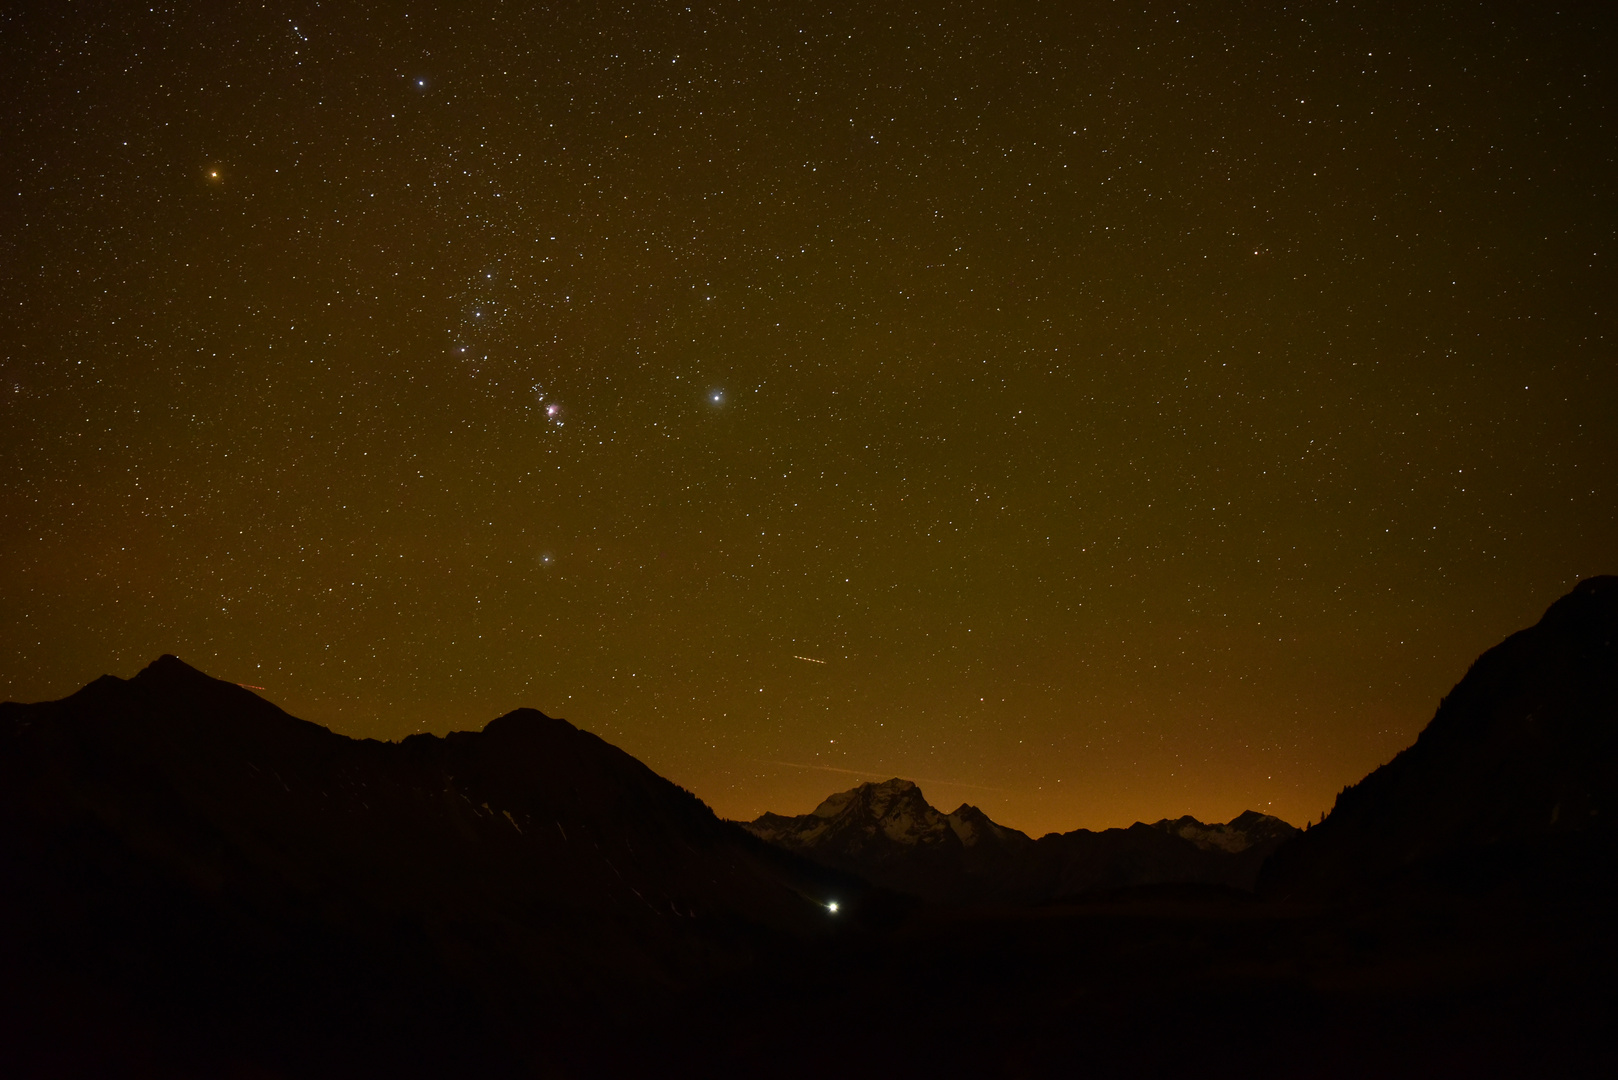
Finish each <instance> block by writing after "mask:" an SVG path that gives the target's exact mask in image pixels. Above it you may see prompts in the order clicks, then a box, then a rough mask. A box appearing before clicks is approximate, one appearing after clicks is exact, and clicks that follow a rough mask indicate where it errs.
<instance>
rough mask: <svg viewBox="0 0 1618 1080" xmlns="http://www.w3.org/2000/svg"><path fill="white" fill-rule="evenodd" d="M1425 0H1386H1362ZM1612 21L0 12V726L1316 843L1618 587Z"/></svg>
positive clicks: (59, 6)
mask: <svg viewBox="0 0 1618 1080" xmlns="http://www.w3.org/2000/svg"><path fill="white" fill-rule="evenodd" d="M1410 9H1416V10H1410ZM1615 55H1618V33H1615V19H1614V16H1612V15H1610V14H1609V13H1608V6H1607V5H1602V4H1589V5H1564V6H1563V7H1562V8H1561V10H1560V11H1559V12H1556V11H1552V10H1551V9H1550V6H1548V5H1538V4H1522V3H1501V4H1495V5H1480V4H1441V3H1433V4H1420V5H1412V4H1381V5H1367V4H1349V3H1313V4H1309V3H1305V4H1298V3H1286V4H1217V5H1216V4H1202V5H1192V4H1179V5H1170V4H1125V3H1078V2H1071V3H1047V4H1036V3H1017V4H980V3H965V4H956V5H939V6H934V5H923V6H914V5H913V6H894V7H886V6H881V5H877V4H869V3H867V4H860V5H827V4H821V5H816V6H813V7H810V6H804V7H793V6H791V5H787V4H777V3H767V4H743V3H723V4H696V3H694V4H692V5H691V6H689V7H687V6H685V5H683V4H673V5H668V4H641V5H635V6H633V7H628V8H618V7H610V6H608V5H604V4H591V3H578V4H565V3H564V4H552V5H548V6H540V5H527V4H517V3H504V4H502V3H488V2H471V3H466V2H456V3H452V4H451V3H441V4H437V5H429V4H409V3H403V2H400V3H375V4H363V3H337V2H331V0H328V2H326V3H321V4H315V3H312V2H306V3H292V4H270V5H266V6H260V5H259V4H256V3H255V4H247V5H232V4H229V3H225V2H220V0H210V2H208V3H194V4H184V5H175V4H171V3H158V4H155V5H151V6H150V7H148V5H145V4H141V5H133V4H122V3H111V2H108V3H100V4H92V3H82V2H78V3H69V2H67V0H53V2H51V3H31V4H30V3H25V4H22V5H11V6H9V7H8V8H7V9H6V11H5V12H4V13H0V67H3V70H4V72H5V79H4V83H3V85H4V87H5V91H4V94H3V95H0V110H3V119H0V124H3V127H0V167H3V175H4V184H5V185H6V186H5V187H4V188H3V190H0V198H3V203H0V206H3V210H0V312H3V313H4V314H3V318H0V389H3V394H0V697H5V698H11V699H19V700H38V699H43V698H53V697H60V696H63V695H65V694H67V693H69V692H71V691H72V690H74V689H76V688H77V687H78V686H79V685H82V684H83V683H85V682H88V681H89V680H91V679H93V678H94V677H96V676H97V675H100V674H102V673H103V672H110V673H113V674H118V675H122V676H129V675H131V674H133V673H134V672H135V671H137V670H138V669H139V668H140V667H141V666H143V665H144V664H145V663H147V662H148V661H150V660H151V659H153V658H155V657H156V656H157V655H159V654H161V653H164V652H173V653H176V654H178V655H179V656H181V657H182V658H184V659H186V660H188V661H189V662H191V663H192V664H194V665H196V666H198V667H200V668H202V669H204V670H206V671H208V672H209V673H211V674H214V675H217V676H219V677H221V678H225V679H230V680H233V681H239V682H242V683H245V684H250V685H253V686H256V687H263V688H264V690H263V693H264V695H265V696H266V697H268V698H270V699H271V700H273V701H275V702H277V703H278V704H280V705H282V706H283V707H285V708H286V709H288V710H289V711H290V712H292V713H294V714H295V715H299V716H302V717H305V718H307V719H310V720H315V721H317V722H320V723H323V724H327V725H329V726H331V727H332V728H333V729H334V730H337V731H340V732H344V733H347V734H351V735H355V736H370V737H375V738H400V737H402V736H404V735H407V734H410V733H412V732H416V731H434V732H440V733H442V732H445V731H449V730H454V729H460V728H478V727H481V726H482V725H483V724H484V723H486V722H487V721H488V720H489V719H491V718H493V717H494V716H496V715H499V714H501V713H503V712H506V711H508V710H510V709H512V708H515V707H517V706H522V705H529V706H534V707H537V708H540V709H543V710H544V711H545V712H547V713H550V714H552V715H558V716H563V717H566V718H567V719H569V720H571V721H573V722H574V723H576V724H578V725H580V726H581V727H584V728H586V729H588V730H591V731H594V732H596V733H598V734H600V735H601V736H603V737H604V738H606V739H608V740H609V741H612V742H614V743H616V744H618V745H619V746H622V747H623V748H624V749H626V750H628V751H629V752H630V753H632V754H635V755H636V756H637V757H639V758H641V759H642V760H643V761H645V762H646V763H647V764H648V765H650V766H651V767H652V768H654V769H656V770H657V771H658V772H660V773H662V774H663V775H665V776H668V777H669V778H670V779H673V780H675V781H676V782H678V783H680V784H683V785H684V786H686V787H688V788H690V789H691V790H692V791H694V792H695V793H696V794H698V795H699V796H701V797H702V798H703V799H704V800H706V801H707V802H708V803H709V804H710V805H712V806H713V807H714V808H715V809H716V810H717V811H718V812H719V813H721V814H723V815H727V816H732V817H744V818H751V817H753V816H754V815H756V814H758V813H759V812H762V811H763V810H766V809H771V810H776V811H780V812H787V813H798V812H803V811H805V810H808V809H809V808H811V807H812V806H813V805H814V804H815V803H817V802H818V801H819V800H820V799H821V798H822V797H824V796H825V795H826V794H828V793H830V792H832V791H835V790H841V789H844V788H847V787H851V786H853V784H854V783H856V782H858V781H860V780H863V779H885V778H887V777H889V776H895V775H898V776H905V777H909V778H912V779H916V780H917V781H918V782H920V783H921V785H922V788H923V791H924V792H925V793H926V795H927V796H928V798H929V799H930V800H931V801H932V802H934V803H935V804H937V805H940V806H942V807H943V808H944V809H953V808H954V807H955V806H956V805H957V804H958V803H960V802H962V801H970V802H972V803H975V804H977V805H979V806H981V807H983V808H984V809H985V810H986V811H987V812H988V813H989V814H990V815H991V816H992V817H994V818H995V819H996V820H1000V821H1003V822H1005V823H1006V824H1010V825H1014V826H1017V827H1019V828H1023V829H1025V830H1028V831H1030V832H1034V833H1040V832H1044V831H1046V830H1056V829H1061V830H1066V829H1072V828H1076V827H1080V826H1085V827H1103V826H1110V825H1125V824H1128V823H1129V822H1131V821H1134V820H1136V819H1145V820H1155V819H1157V818H1160V817H1163V816H1177V815H1179V814H1182V813H1192V814H1195V815H1197V816H1199V817H1201V818H1203V819H1204V820H1220V821H1222V820H1225V819H1227V818H1229V817H1231V816H1233V815H1235V814H1237V813H1239V812H1240V811H1242V810H1244V809H1247V808H1249V807H1252V808H1255V809H1259V810H1267V811H1269V812H1272V813H1276V814H1279V815H1281V816H1282V817H1285V818H1287V819H1289V820H1291V821H1293V822H1296V823H1301V822H1302V821H1304V820H1305V819H1308V818H1312V817H1315V816H1317V815H1318V814H1319V812H1320V811H1322V810H1324V809H1325V808H1326V807H1328V806H1329V805H1330V803H1331V800H1332V798H1333V797H1334V796H1335V794H1336V792H1337V790H1338V789H1339V788H1341V787H1342V786H1343V785H1345V784H1348V783H1352V782H1354V781H1356V780H1358V779H1359V778H1360V777H1361V776H1362V775H1364V774H1365V773H1366V772H1367V771H1368V770H1369V769H1371V768H1373V767H1375V766H1376V765H1377V764H1379V763H1381V762H1382V761H1384V760H1386V759H1387V758H1389V757H1390V756H1392V755H1393V754H1394V753H1396V752H1397V751H1398V750H1399V749H1401V748H1402V747H1404V746H1405V745H1407V744H1408V743H1409V742H1410V741H1411V740H1412V739H1413V738H1414V737H1415V735H1416V733H1417V732H1418V731H1419V730H1420V729H1421V728H1422V726H1423V725H1424V724H1425V723H1426V722H1427V720H1428V719H1430V717H1431V715H1432V712H1433V709H1434V708H1435V706H1436V705H1437V702H1438V699H1439V697H1440V696H1441V695H1442V694H1443V693H1445V692H1446V691H1447V690H1448V689H1449V688H1450V687H1451V686H1452V685H1453V684H1454V683H1455V682H1456V681H1457V680H1458V679H1459V678H1460V677H1461V675H1462V674H1463V673H1464V672H1465V670H1466V668H1467V666H1468V665H1469V664H1470V662H1471V661H1472V660H1473V658H1475V656H1476V655H1477V654H1478V653H1479V652H1481V651H1482V650H1483V649H1485V648H1487V647H1489V646H1490V645H1492V644H1494V643H1495V642H1497V641H1498V640H1500V639H1501V638H1503V637H1504V636H1505V635H1507V634H1508V633H1510V632H1512V631H1514V630H1516V629H1518V628H1520V627H1522V626H1525V625H1527V624H1529V623H1531V622H1533V621H1534V620H1536V619H1537V618H1538V616H1539V614H1540V613H1541V612H1542V611H1543V610H1544V608H1545V607H1546V606H1547V605H1549V604H1550V603H1551V602H1552V601H1553V600H1554V599H1556V598H1557V597H1558V596H1560V595H1561V594H1562V593H1564V592H1565V591H1567V590H1568V589H1569V588H1570V587H1571V586H1572V585H1573V584H1574V583H1575V582H1576V581H1577V580H1578V579H1579V578H1581V577H1585V576H1588V575H1591V574H1595V573H1602V572H1606V573H1612V572H1614V571H1618V424H1615V422H1614V420H1615V416H1618V362H1615V359H1618V358H1615V352H1618V350H1615V347H1614V346H1615V339H1618V321H1615V319H1614V315H1615V312H1618V272H1615V264H1618V238H1615V228H1618V126H1615V125H1618V112H1615V108H1614V105H1615V103H1618V86H1615V83H1618V64H1615V63H1614V61H1613V57H1614V56H1615Z"/></svg>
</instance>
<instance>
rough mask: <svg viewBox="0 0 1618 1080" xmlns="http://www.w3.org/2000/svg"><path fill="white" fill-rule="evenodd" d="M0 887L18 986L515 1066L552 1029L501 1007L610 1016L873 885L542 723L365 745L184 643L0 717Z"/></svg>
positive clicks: (234, 1026) (802, 931)
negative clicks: (128, 672)
mask: <svg viewBox="0 0 1618 1080" xmlns="http://www.w3.org/2000/svg"><path fill="white" fill-rule="evenodd" d="M0 875H3V878H0V891H3V893H4V899H3V900H0V904H3V905H4V907H3V909H0V914H3V916H4V918H5V919H6V920H7V921H8V923H9V925H11V926H26V927H29V928H30V929H29V933H28V934H27V935H26V936H25V938H24V939H22V940H21V941H19V940H18V939H16V938H15V937H8V945H7V948H8V949H9V950H10V951H11V954H12V955H11V957H10V959H11V960H12V961H13V963H14V965H15V966H14V968H13V970H14V973H15V971H17V970H27V969H29V968H30V967H32V969H34V970H38V971H40V972H42V973H45V974H47V975H48V978H45V977H44V976H43V975H42V979H43V981H44V982H45V983H46V984H50V983H52V982H54V983H55V984H58V985H60V986H62V987H63V988H64V989H63V991H62V992H63V994H65V995H66V997H67V998H72V997H73V996H75V995H76V994H79V993H80V992H81V989H82V988H83V987H103V986H107V985H112V986H116V987H130V986H138V987H142V988H143V989H142V991H141V993H140V994H138V995H134V996H135V998H136V999H137V1000H133V1001H129V1002H125V1003H124V1005H122V1006H120V1008H125V1012H126V1013H127V1028H128V1030H129V1031H131V1032H139V1031H141V1030H143V1029H144V1028H146V1027H148V1026H155V1027H157V1028H167V1029H170V1030H173V1029H175V1027H176V1025H178V1028H179V1029H180V1030H189V1029H190V1028H191V1019H190V1018H193V1017H196V1018H202V1019H200V1020H199V1021H198V1023H197V1027H198V1028H199V1030H198V1031H195V1032H193V1034H194V1036H195V1037H196V1038H197V1039H198V1040H201V1041H206V1040H208V1039H215V1040H216V1041H220V1042H222V1043H224V1044H231V1043H234V1042H237V1041H243V1040H245V1041H246V1042H249V1043H255V1044H261V1045H273V1044H274V1042H275V1039H276V1036H275V1031H276V1030H279V1029H281V1028H284V1027H286V1026H287V1025H292V1026H294V1027H296V1028H298V1029H299V1030H301V1031H303V1032H304V1033H305V1034H304V1035H303V1036H301V1037H300V1038H302V1040H303V1041H304V1042H305V1043H310V1044H312V1045H313V1046H316V1047H319V1051H318V1056H319V1057H320V1058H322V1059H325V1060H329V1061H340V1060H342V1055H343V1047H344V1046H345V1045H348V1044H350V1043H353V1042H354V1041H355V1040H356V1039H358V1040H360V1041H361V1042H364V1041H366V1040H369V1041H370V1043H372V1044H374V1043H381V1044H384V1045H389V1044H392V1045H396V1046H397V1048H398V1051H399V1053H400V1055H401V1056H402V1057H403V1058H406V1059H409V1060H410V1061H412V1062H413V1063H415V1064H420V1060H421V1059H420V1056H419V1055H420V1054H423V1053H430V1052H432V1049H433V1047H435V1046H436V1047H438V1048H440V1049H442V1048H444V1047H446V1046H449V1045H454V1046H456V1047H462V1046H470V1047H471V1048H472V1049H471V1050H467V1051H464V1052H467V1053H472V1054H473V1055H474V1057H476V1056H478V1055H482V1056H484V1057H487V1058H488V1061H487V1062H485V1064H486V1065H487V1066H488V1067H489V1068H491V1069H496V1071H498V1069H497V1068H496V1066H498V1065H499V1063H500V1062H504V1061H511V1060H519V1059H521V1058H522V1056H523V1055H524V1054H525V1053H527V1052H528V1050H527V1049H525V1047H524V1045H523V1044H524V1043H525V1042H530V1041H531V1040H532V1039H534V1038H542V1036H543V1031H544V1028H545V1025H544V1023H543V1022H540V1023H538V1024H537V1025H533V1026H532V1027H531V1028H529V1030H528V1031H527V1032H526V1033H524V1034H522V1035H521V1036H520V1037H518V1038H516V1039H515V1041H513V1036H512V1032H511V1028H510V1027H509V1026H508V1025H507V1024H506V1023H505V1022H496V1013H497V1012H498V1011H499V1010H501V1009H504V1010H509V1011H510V1012H511V1013H512V1014H514V1015H521V1016H527V1017H541V1018H543V1017H546V1016H550V1017H553V1018H555V1023H556V1025H557V1026H560V1027H569V1028H571V1027H573V1026H575V1025H577V1024H579V1023H587V1022H589V1020H590V1018H591V1017H595V1016H599V1015H600V1014H601V1011H602V1006H603V1003H604V1002H611V1001H620V1002H621V1001H624V1000H632V999H633V998H634V995H636V994H654V995H655V994H658V993H663V992H666V991H668V990H670V989H677V988H680V987H691V986H696V985H701V984H703V983H704V982H705V981H709V980H712V979H714V978H719V977H723V976H724V975H726V974H727V973H733V972H735V971H738V970H743V969H745V968H746V967H747V966H748V965H749V964H751V963H752V962H753V961H754V960H755V959H756V956H757V954H758V953H759V951H760V950H761V949H768V948H770V947H771V943H772V942H778V941H781V940H795V939H800V938H801V939H806V940H813V939H816V938H821V937H825V936H826V935H829V934H833V933H836V932H839V931H840V930H841V929H843V928H846V927H847V926H848V925H849V924H850V922H851V921H852V922H855V923H857V921H858V920H859V918H860V917H861V911H862V909H861V900H862V895H863V892H862V889H863V886H862V884H861V883H859V882H857V881H853V880H850V879H848V878H846V877H843V876H840V875H837V874H834V873H831V872H828V871H826V870H823V869H821V868H819V867H817V866H815V865H813V864H811V863H807V862H803V861H802V860H799V859H797V858H796V857H794V856H791V855H789V854H786V853H783V852H781V851H779V850H778V849H774V848H771V847H769V846H768V845H764V844H762V843H760V842H759V841H757V840H755V839H754V838H753V837H751V836H749V835H748V834H746V833H745V832H744V831H742V830H741V829H740V828H738V827H736V826H735V825H733V824H731V823H729V822H725V821H722V820H720V819H718V818H716V817H715V816H714V815H713V813H712V812H711V811H710V810H709V809H708V808H707V807H706V806H704V805H703V804H702V803H701V802H700V801H699V800H698V799H697V798H696V797H694V796H693V795H691V794H690V793H688V792H686V791H684V790H683V789H681V788H679V787H677V786H675V785H674V784H672V783H670V782H668V781H667V780H664V779H663V778H661V777H659V776H657V775H656V774H655V773H653V772H652V771H651V770H650V769H648V768H646V766H644V765H642V764H641V763H640V762H638V761H636V760H635V759H634V758H632V757H630V756H629V755H628V754H625V753H624V752H623V751H621V750H619V749H617V748H616V747H613V746H611V745H610V744H608V743H606V742H604V741H602V740H601V739H599V738H597V737H596V736H594V735H591V734H588V733H587V732H583V731H580V730H579V729H577V728H575V727H573V726H572V725H571V724H568V723H567V722H565V721H562V720H557V719H553V718H551V717H548V716H545V715H543V714H542V713H539V712H536V711H534V710H531V709H523V710H518V711H516V712H512V713H510V714H508V715H505V716H502V717H500V718H498V719H496V720H493V721H491V722H490V723H489V724H488V725H487V726H486V727H485V728H484V729H483V730H482V731H481V732H457V733H454V734H451V735H449V736H447V737H444V738H438V737H435V736H432V735H414V736H411V737H409V738H407V739H405V740H403V741H402V742H399V743H382V742H376V741H373V740H355V739H349V738H346V737H343V736H340V735H336V734H334V733H332V732H330V731H328V730H327V729H325V728H323V727H320V726H318V725H315V724H311V723H308V722H306V721H303V720H299V719H296V718H295V717H292V716H289V715H288V714H286V713H285V712H283V711H282V710H281V709H279V708H277V707H276V706H274V705H272V704H270V703H269V702H267V701H264V700H263V699H261V698H259V697H257V696H256V695H254V694H253V693H251V692H249V691H248V690H245V689H243V688H241V687H239V686H236V685H234V684H231V683H227V682H222V681H220V680H217V679H213V678H210V677H208V676H206V675H204V674H202V673H201V672H198V671H196V670H195V669H193V668H191V667H189V666H187V665H186V664H184V663H183V662H181V661H180V660H178V659H176V658H174V657H172V656H164V657H162V658H161V659H159V660H157V661H156V662H154V663H153V664H151V665H150V666H148V667H147V668H146V669H144V670H143V671H141V672H140V673H139V674H138V675H136V676H135V677H134V678H132V679H129V680H127V681H126V680H122V679H117V678H113V677H110V676H108V677H103V678H100V679H98V680H96V681H95V682H93V683H91V684H90V685H88V686H86V687H85V688H84V689H83V690H81V691H79V692H78V693H76V694H74V695H72V696H71V697H69V698H66V699H65V700H62V701H57V702H48V703H43V704H37V705H19V704H16V703H6V704H4V705H0ZM865 891H868V890H865ZM832 899H836V900H837V901H838V902H839V912H838V917H837V918H832V917H830V914H829V911H828V908H827V906H826V905H827V903H828V902H829V901H830V900H832ZM468 988H471V989H470V990H469V989H468ZM83 992H85V993H89V992H90V991H89V990H84V991H83ZM97 992H99V991H97ZM19 1007H20V1008H22V1009H23V1010H24V1013H25V1014H26V1012H27V1011H28V1010H29V1009H34V1010H36V1011H37V1010H38V1009H39V1008H40V1007H41V1006H40V1004H39V1002H37V1001H28V1002H24V1003H22V1004H21V1005H20V1006H19ZM65 1007H66V1006H64V1008H65ZM153 1010H156V1011H157V1012H158V1013H161V1014H162V1018H160V1019H159V1020H158V1021H156V1022H155V1023H153V1024H148V1021H149V1020H150V1017H149V1015H148V1014H150V1013H151V1012H152V1011H153ZM491 1010H493V1011H491ZM255 1017H259V1018H261V1019H257V1020H256V1019H254V1018H255ZM311 1032H312V1033H314V1034H313V1035H310V1034H309V1033H311ZM321 1033H326V1034H327V1035H329V1039H327V1038H326V1037H325V1036H324V1035H322V1034H321ZM367 1033H368V1034H367ZM573 1035H576V1032H570V1040H569V1041H570V1043H576V1042H577V1039H576V1038H573V1037H571V1036H573ZM474 1036H476V1037H474ZM135 1037H138V1036H135ZM412 1048H414V1049H412ZM311 1052H313V1051H311ZM445 1052H448V1051H445ZM462 1052H463V1051H461V1050H457V1051H455V1053H456V1054H459V1053H462ZM287 1064H288V1065H289V1066H291V1065H297V1066H298V1067H299V1068H300V1069H301V1068H308V1067H312V1063H311V1061H309V1060H304V1061H302V1062H287ZM469 1064H472V1062H468V1061H464V1060H463V1061H459V1065H461V1066H466V1065H469ZM70 1071H71V1070H70Z"/></svg>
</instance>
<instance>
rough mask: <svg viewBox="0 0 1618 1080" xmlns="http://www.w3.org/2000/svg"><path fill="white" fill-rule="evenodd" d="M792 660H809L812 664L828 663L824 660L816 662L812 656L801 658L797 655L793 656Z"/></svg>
mask: <svg viewBox="0 0 1618 1080" xmlns="http://www.w3.org/2000/svg"><path fill="white" fill-rule="evenodd" d="M792 659H794V660H807V661H809V662H810V663H811V664H824V663H825V662H826V661H824V660H816V659H815V658H814V657H812V656H799V655H798V654H797V653H793V654H792Z"/></svg>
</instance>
